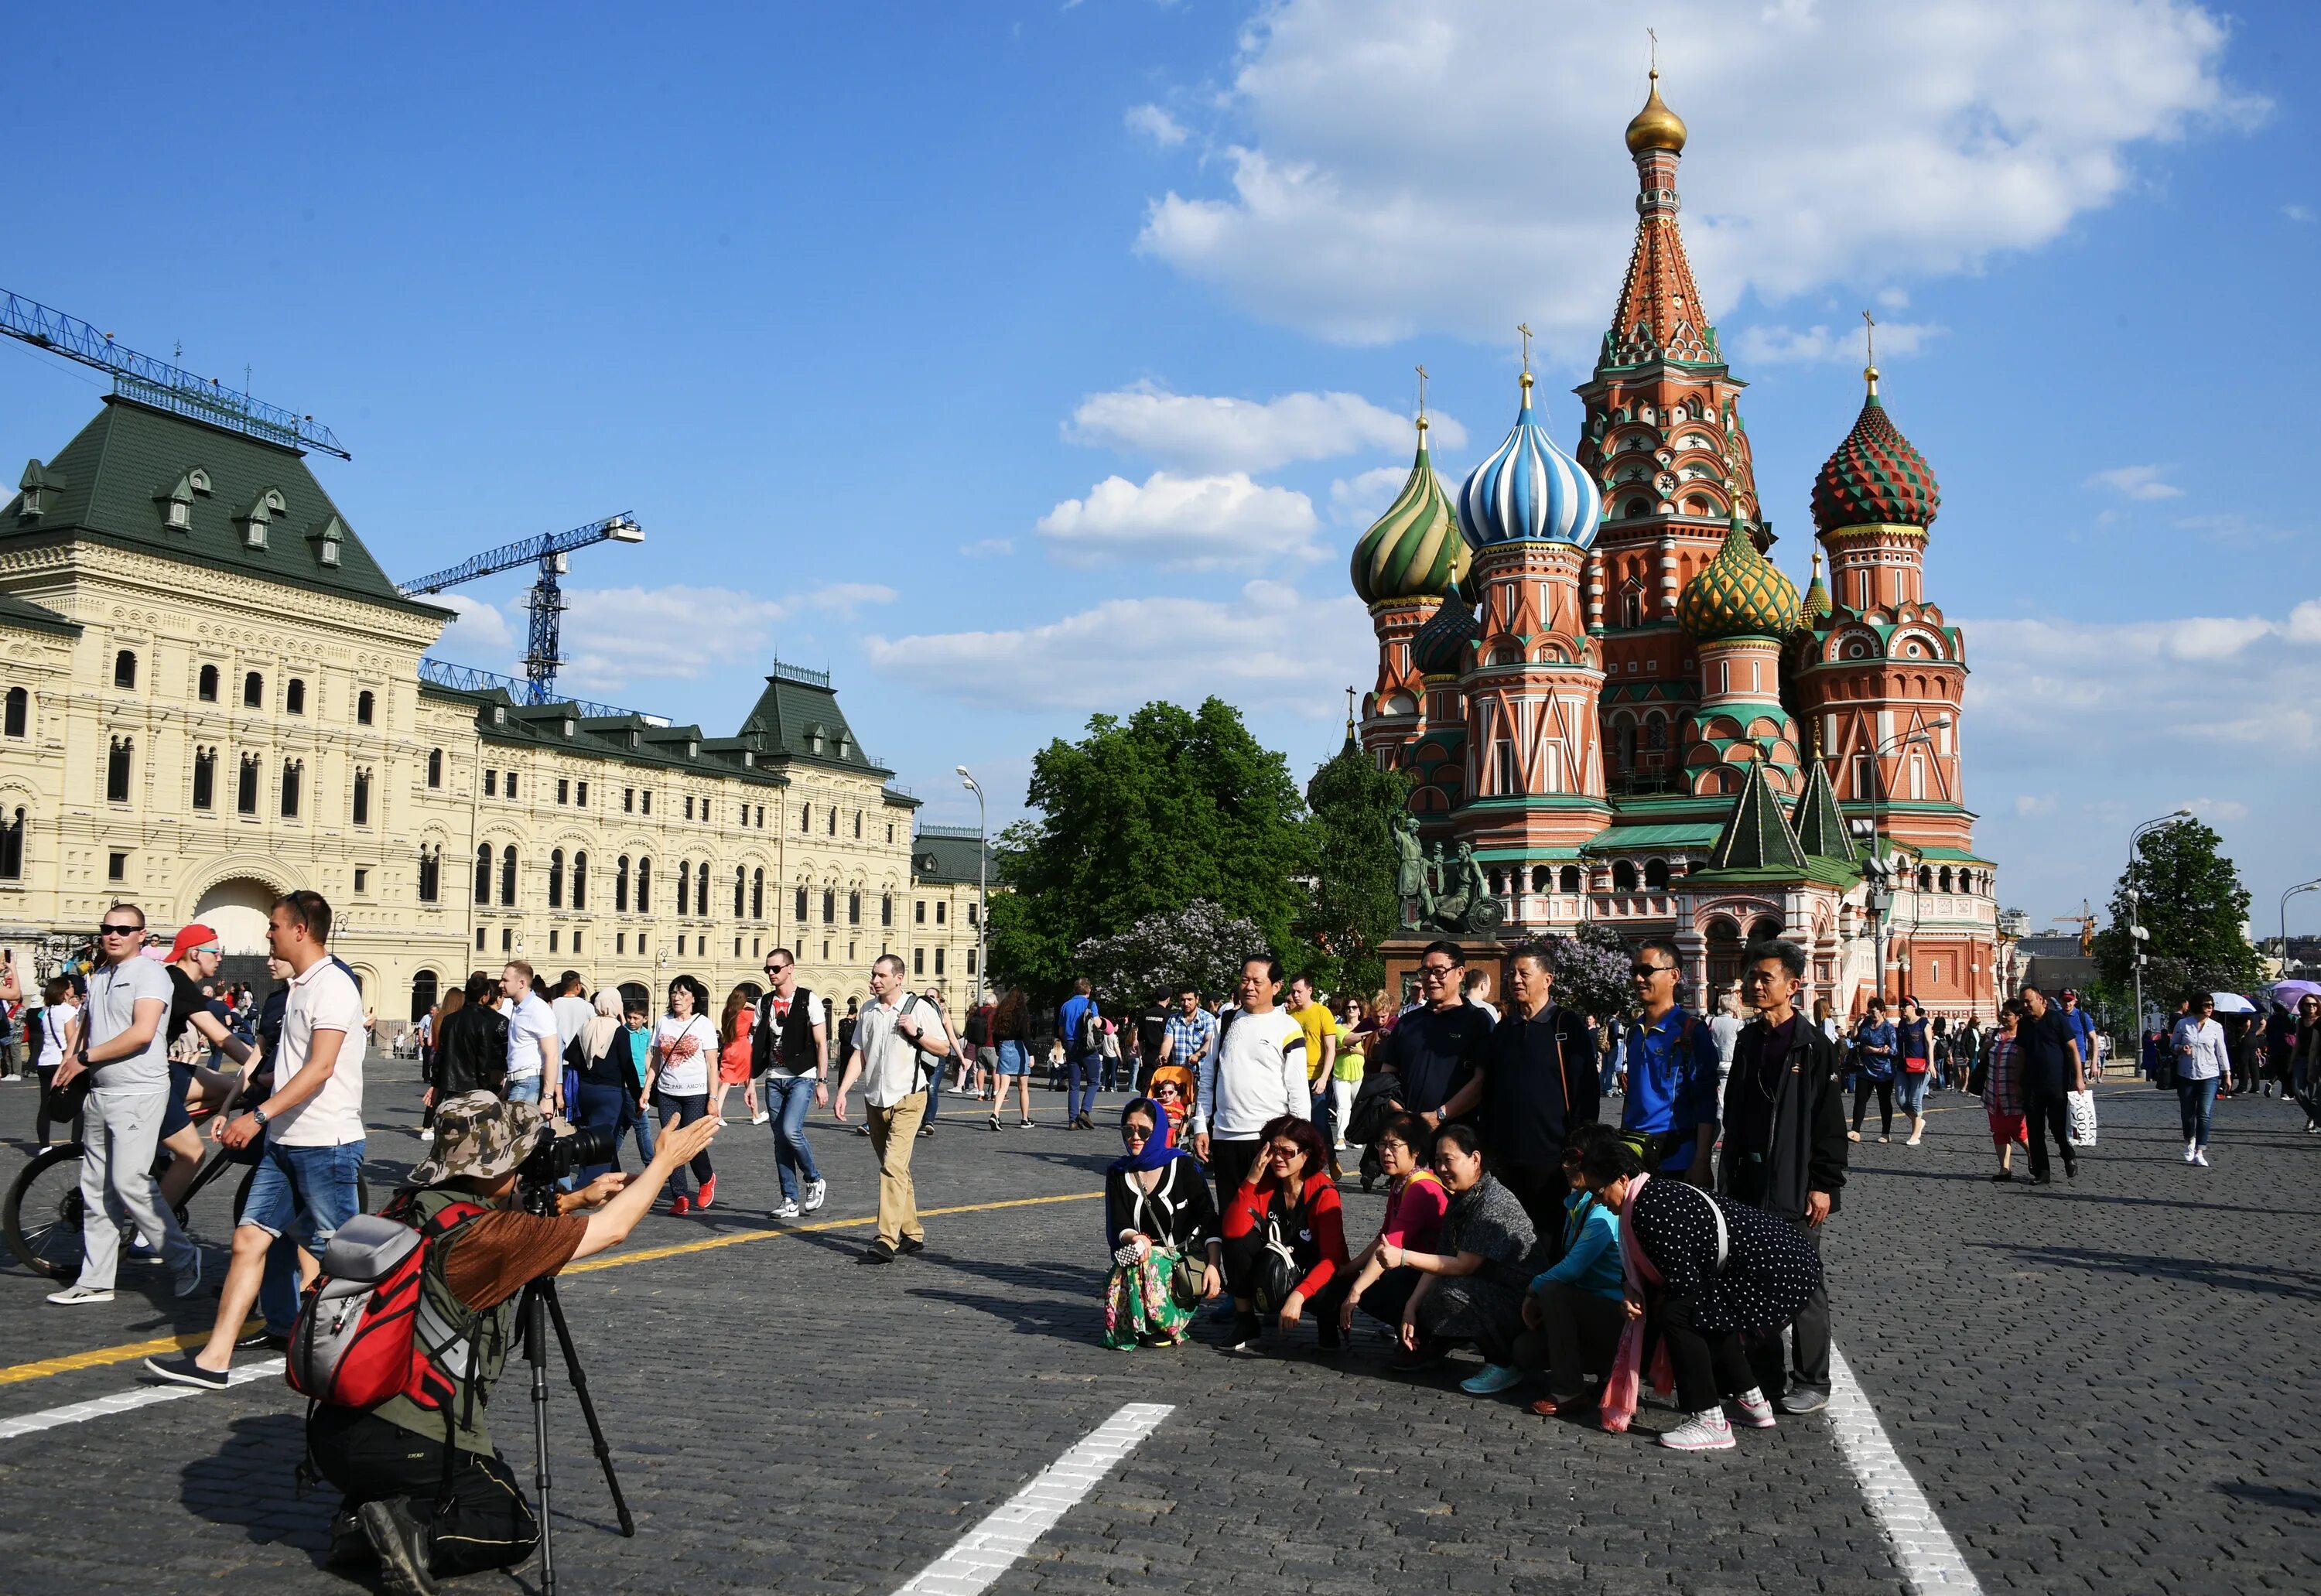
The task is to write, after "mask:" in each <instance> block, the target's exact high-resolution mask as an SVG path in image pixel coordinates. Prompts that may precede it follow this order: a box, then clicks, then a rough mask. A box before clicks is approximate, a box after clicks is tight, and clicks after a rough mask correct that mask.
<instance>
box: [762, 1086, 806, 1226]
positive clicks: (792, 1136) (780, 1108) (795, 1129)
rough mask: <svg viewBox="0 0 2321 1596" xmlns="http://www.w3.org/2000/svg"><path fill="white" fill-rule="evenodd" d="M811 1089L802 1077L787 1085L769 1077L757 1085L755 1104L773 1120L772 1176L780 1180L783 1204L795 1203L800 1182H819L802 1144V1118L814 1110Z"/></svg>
mask: <svg viewBox="0 0 2321 1596" xmlns="http://www.w3.org/2000/svg"><path fill="white" fill-rule="evenodd" d="M814 1085H815V1083H814V1082H813V1081H811V1080H809V1079H807V1078H806V1077H805V1076H803V1075H800V1076H795V1077H793V1078H791V1079H790V1080H787V1081H784V1080H782V1079H780V1078H779V1077H778V1076H773V1075H769V1076H767V1077H765V1078H764V1079H763V1080H761V1081H759V1082H758V1090H759V1093H760V1097H759V1100H760V1102H762V1103H764V1104H765V1105H766V1112H767V1113H768V1114H769V1115H770V1116H772V1118H773V1126H774V1172H775V1173H776V1174H778V1175H779V1176H780V1177H781V1181H782V1200H783V1201H784V1202H796V1200H797V1199H798V1181H800V1180H801V1179H805V1180H808V1181H819V1180H821V1179H822V1171H821V1170H820V1169H819V1168H817V1167H816V1166H815V1162H814V1149H813V1148H812V1147H809V1146H807V1145H806V1115H807V1114H808V1113H809V1112H811V1111H812V1110H813V1108H814Z"/></svg>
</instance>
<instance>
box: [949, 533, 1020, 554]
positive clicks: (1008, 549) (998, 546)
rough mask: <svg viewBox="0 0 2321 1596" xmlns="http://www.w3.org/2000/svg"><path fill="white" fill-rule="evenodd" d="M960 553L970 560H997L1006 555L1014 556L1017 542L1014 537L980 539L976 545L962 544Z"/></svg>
mask: <svg viewBox="0 0 2321 1596" xmlns="http://www.w3.org/2000/svg"><path fill="white" fill-rule="evenodd" d="M959 552H960V553H962V554H964V555H966V556H967V557H968V558H969V560H990V559H996V558H997V557H999V556H1001V555H1004V554H1013V553H1014V552H1015V539H1014V538H1012V537H987V538H978V539H977V540H976V541H975V542H974V543H961V544H960V546H959Z"/></svg>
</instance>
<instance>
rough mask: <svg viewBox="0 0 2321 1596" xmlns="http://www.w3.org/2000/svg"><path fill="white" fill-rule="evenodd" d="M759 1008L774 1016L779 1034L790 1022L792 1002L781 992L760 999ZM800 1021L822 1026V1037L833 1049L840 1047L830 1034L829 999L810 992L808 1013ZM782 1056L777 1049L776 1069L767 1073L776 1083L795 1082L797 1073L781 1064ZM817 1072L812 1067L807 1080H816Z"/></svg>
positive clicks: (807, 1071) (809, 1024)
mask: <svg viewBox="0 0 2321 1596" xmlns="http://www.w3.org/2000/svg"><path fill="white" fill-rule="evenodd" d="M769 1005H770V1007H769ZM758 1007H759V1008H760V1010H761V1011H763V1012H764V1013H766V1014H769V1015H770V1016H772V1018H773V1024H774V1026H775V1029H776V1032H777V1034H778V1032H779V1030H780V1027H781V1026H783V1025H785V1024H786V1023H787V1021H788V1017H789V1012H790V1000H789V999H787V998H785V997H783V996H782V995H781V994H780V993H779V992H768V993H767V994H766V995H765V996H764V997H763V998H761V999H759V1003H758ZM799 1019H800V1022H801V1023H802V1024H805V1025H806V1026H821V1027H822V1028H823V1029H822V1035H823V1038H824V1041H826V1042H827V1043H829V1044H830V1045H831V1046H833V1047H835V1046H837V1045H838V1038H836V1037H835V1036H833V1035H831V1034H830V1002H829V999H825V998H821V997H817V996H816V995H815V993H813V992H808V993H807V994H806V1013H805V1014H803V1015H802V1016H800V1017H799ZM781 1056H782V1055H781V1053H780V1051H779V1049H777V1050H776V1051H775V1053H774V1059H775V1061H776V1062H775V1064H774V1067H773V1068H772V1069H770V1070H769V1071H767V1072H766V1073H767V1074H768V1075H769V1076H770V1077H771V1078H772V1079H774V1080H776V1081H794V1080H796V1079H797V1076H796V1073H795V1072H792V1071H790V1070H787V1069H785V1068H784V1067H783V1066H782V1064H781V1062H780V1059H781ZM814 1078H815V1071H814V1070H813V1069H812V1068H811V1067H809V1068H808V1069H807V1070H806V1079H807V1080H809V1081H811V1080H813V1079H814Z"/></svg>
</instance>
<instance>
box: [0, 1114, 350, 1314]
mask: <svg viewBox="0 0 2321 1596" xmlns="http://www.w3.org/2000/svg"><path fill="white" fill-rule="evenodd" d="M213 1112H214V1110H213V1109H211V1108H207V1107H206V1106H205V1107H202V1108H196V1109H195V1110H193V1118H194V1122H195V1123H196V1124H197V1125H198V1124H200V1123H201V1122H202V1121H204V1120H205V1119H207V1118H208V1117H210V1116H211V1114H212V1113H213ZM263 1146H264V1144H263V1142H262V1141H256V1142H252V1143H251V1144H250V1146H249V1147H247V1148H245V1149H243V1150H242V1152H241V1153H239V1154H237V1153H234V1152H232V1151H230V1150H229V1149H227V1148H225V1147H222V1146H220V1145H218V1144H217V1143H215V1142H214V1141H212V1142H209V1143H208V1144H207V1145H206V1147H205V1150H204V1152H203V1154H202V1166H201V1168H200V1169H199V1170H198V1171H197V1172H196V1173H195V1175H194V1183H193V1184H192V1185H190V1186H188V1187H187V1188H186V1195H185V1196H184V1197H183V1198H181V1199H178V1201H177V1203H176V1205H175V1208H174V1211H175V1212H176V1214H177V1223H178V1225H179V1226H180V1227H183V1226H185V1224H186V1210H187V1207H188V1206H189V1205H190V1204H191V1203H192V1202H193V1200H194V1199H195V1198H196V1197H198V1196H199V1195H200V1194H201V1192H202V1190H203V1188H205V1187H206V1186H208V1185H210V1184H212V1183H213V1182H214V1181H218V1180H219V1179H221V1178H222V1177H223V1175H224V1174H225V1172H226V1171H227V1170H228V1169H231V1168H235V1167H239V1168H240V1169H241V1172H242V1176H241V1184H240V1185H238V1186H236V1187H235V1188H234V1192H233V1222H234V1223H235V1224H237V1225H239V1224H241V1211H242V1209H243V1208H245V1207H246V1206H248V1204H249V1201H250V1181H253V1180H255V1179H256V1178H257V1175H258V1158H257V1154H259V1151H260V1150H261V1149H262V1148H263ZM84 1151H85V1149H84V1147H83V1145H82V1144H81V1143H79V1142H62V1143H59V1144H58V1145H55V1146H51V1147H45V1148H42V1149H41V1151H40V1152H39V1153H36V1154H33V1155H32V1162H31V1163H28V1164H26V1165H25V1166H24V1168H23V1172H21V1173H19V1174H18V1175H17V1177H16V1179H15V1181H14V1182H13V1183H12V1184H11V1185H10V1186H9V1188H8V1195H7V1198H6V1199H5V1201H0V1234H5V1237H6V1240H7V1243H8V1250H9V1251H10V1252H11V1253H13V1254H15V1257H16V1261H17V1262H18V1263H22V1264H23V1266H24V1267H25V1268H27V1269H29V1270H32V1272H34V1273H36V1274H45V1275H47V1276H49V1277H50V1279H52V1280H70V1279H72V1278H73V1277H74V1276H75V1275H76V1274H77V1273H78V1272H79V1271H80V1264H81V1227H82V1222H83V1218H84V1210H83V1208H82V1204H81V1196H80V1162H81V1154H82V1153H83V1152H84ZM173 1162H175V1155H174V1154H171V1153H170V1152H169V1151H168V1149H167V1148H163V1149H162V1150H161V1151H160V1152H159V1154H157V1155H156V1156H155V1158H154V1160H153V1171H152V1173H153V1178H154V1179H155V1180H157V1181H158V1180H159V1179H160V1178H161V1173H162V1172H163V1171H165V1170H167V1169H168V1167H169V1165H170V1164H171V1163H173ZM355 1205H356V1207H357V1208H360V1209H362V1210H363V1211H364V1212H366V1213H367V1212H369V1209H370V1186H369V1182H368V1181H364V1180H363V1179H362V1177H361V1176H360V1175H358V1176H356V1177H355Z"/></svg>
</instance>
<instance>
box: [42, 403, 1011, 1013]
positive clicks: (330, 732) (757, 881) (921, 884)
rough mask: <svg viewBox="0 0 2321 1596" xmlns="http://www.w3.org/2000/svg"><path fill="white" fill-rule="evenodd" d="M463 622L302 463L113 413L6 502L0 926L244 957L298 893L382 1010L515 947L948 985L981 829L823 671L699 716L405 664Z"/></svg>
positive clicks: (544, 959)
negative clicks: (922, 806)
mask: <svg viewBox="0 0 2321 1596" xmlns="http://www.w3.org/2000/svg"><path fill="white" fill-rule="evenodd" d="M450 619H451V611H449V610H448V609H445V608H442V607H441V606H437V605H433V604H430V603H426V602H423V601H421V600H417V599H414V598H410V597H405V596H404V594H403V593H402V592H401V591H400V590H399V589H398V588H396V586H395V584H394V583H393V582H392V581H390V580H389V579H387V575H386V573H385V572H384V570H381V569H380V567H379V565H378V562H377V561H375V560H374V559H373V558H372V556H371V553H370V552H369V549H368V548H367V547H366V546H365V544H364V543H363V542H362V540H361V539H360V538H358V537H357V536H356V535H355V533H354V531H353V529H352V527H351V526H350V525H349V524H348V523H347V522H346V520H345V519H344V518H343V516H342V515H341V512H340V511H339V509H338V507H337V506H335V505H334V504H332V501H331V498H330V496H329V495H328V494H327V493H326V492H325V491H324V490H323V487H322V485H321V483H320V482H318V481H317V480H316V479H314V475H313V473H312V472H311V471H310V470H308V469H307V464H306V461H305V456H304V455H303V454H301V453H300V452H299V451H296V450H295V449H291V448H287V447H282V446H279V445H277V444H275V443H272V442H267V441H264V440H261V439H259V438H255V437H250V436H248V435H245V434H243V433H240V432H237V431H232V430H228V429H226V428H223V427H219V426H213V425H210V424H206V423H204V422H202V421H198V420H195V419H190V418H188V417H186V416H183V415H175V414H172V413H170V412H168V411H165V410H161V409H158V408H154V407H150V406H146V405H144V404H141V403H140V402H138V401H136V400H134V399H131V398H128V397H121V396H114V397H109V398H107V399H106V400H105V406H104V408H103V410H102V411H101V412H100V413H99V414H98V415H96V417H95V418H94V419H93V420H91V421H90V422H89V424H87V425H86V427H84V428H83V429H82V430H81V432H80V433H79V434H78V435H77V436H76V437H75V438H74V439H72V441H71V442H68V443H67V444H66V445H65V447H64V448H63V450H62V451H59V453H58V454H57V455H56V456H55V457H54V458H53V459H51V460H50V461H47V462H45V463H43V462H42V461H38V460H35V461H32V462H31V463H30V464H29V465H27V466H26V468H25V470H24V474H23V479H22V481H21V484H20V488H19V491H18V493H17V496H16V497H15V498H14V500H12V501H11V502H9V503H8V504H7V505H5V506H0V945H11V946H13V947H14V949H15V950H16V956H17V958H18V960H19V961H20V962H32V963H33V964H34V965H36V966H40V965H45V964H47V963H50V962H53V961H54V960H55V959H56V958H58V957H59V956H60V955H61V954H62V953H66V952H67V951H68V950H69V949H71V948H73V947H77V945H78V944H80V943H81V942H83V941H85V940H86V938H87V937H88V935H90V933H92V932H93V931H94V929H95V927H96V924H97V919H98V917H99V916H100V914H101V913H102V912H103V910H104V908H105V906H106V905H107V904H108V903H111V902H113V901H114V900H115V899H117V898H126V899H130V900H133V901H135V902H137V903H138V904H140V905H141V906H142V907H144V909H145V911H146V915H147V917H148V920H149V922H150V924H151V925H152V926H154V927H156V928H157V929H162V930H168V929H170V928H173V927H175V926H178V925H182V924H185V923H187V922H188V921H192V920H202V921H205V922H206V923H208V924H210V925H212V926H215V927H216V928H217V929H218V930H219V931H220V932H221V934H222V935H223V937H224V939H225V941H226V943H227V945H228V951H229V952H230V953H236V954H259V953H263V952H264V940H263V936H262V929H263V926H264V920H265V914H266V910H267V907H268V906H269V904H270V903H271V902H272V900H273V898H275V897H276V896H277V895H278V894H279V893H281V892H284V891H287V890H289V889H296V888H313V889H316V890H318V891H320V892H322V893H323V896H324V897H326V898H329V899H330V900H331V903H332V907H333V909H334V910H335V911H336V913H337V917H338V930H337V932H336V933H335V935H334V936H333V938H332V942H333V945H334V948H335V951H336V952H337V953H339V955H340V956H341V958H343V959H345V960H346V961H347V962H348V963H349V964H350V965H351V966H352V967H353V968H354V969H355V971H356V972H357V973H358V975H360V978H361V979H362V982H363V987H364V990H365V993H366V996H367V997H369V999H370V1001H371V1003H372V1005H373V1007H374V1008H375V1009H376V1010H377V1012H378V1017H379V1018H380V1021H381V1022H382V1025H383V1026H387V1027H388V1028H392V1027H393V1026H394V1025H396V1023H398V1022H401V1021H403V1020H405V1019H406V1018H407V1017H409V1016H411V1015H412V1014H414V1012H416V1011H418V1010H419V1009H421V1008H424V1007H425V1004H426V1003H427V1002H428V1001H429V1000H432V997H433V995H434V994H435V993H436V992H437V991H439V990H442V989H444V988H446V987H448V986H451V985H453V984H456V983H457V982H459V981H460V980H462V979H464V977H465V976H466V974H467V972H468V971H469V970H470V969H478V968H481V969H490V970H494V971H496V970H497V968H498V967H499V965H500V964H501V963H502V962H504V961H505V960H507V959H509V958H512V957H519V956H520V957H522V958H524V959H526V960H528V961H529V962H531V963H532V965H533V966H534V967H535V968H537V969H539V970H541V971H543V972H545V973H548V974H550V975H551V978H552V977H553V975H554V973H555V972H557V971H561V970H564V969H568V968H569V969H577V970H578V971H581V972H582V973H583V974H584V975H585V976H587V980H588V982H589V985H590V987H591V988H592V989H593V988H596V987H599V986H603V985H606V984H611V983H614V982H634V983H639V984H642V985H646V986H649V987H651V989H652V990H653V992H654V993H655V995H656V996H657V997H658V996H659V995H660V994H661V993H662V992H663V991H665V990H666V988H667V984H668V982H669V980H670V979H671V978H672V977H674V976H677V975H679V974H691V975H696V976H698V977H699V978H700V979H701V980H703V981H704V982H705V984H706V985H707V986H708V987H709V989H710V990H711V991H712V993H713V994H714V995H715V996H716V997H717V998H718V999H723V997H724V993H725V991H726V990H728V989H729V988H731V987H732V986H733V985H736V984H742V983H754V982H755V981H758V980H761V979H762V977H761V974H760V960H761V959H762V957H763V955H764V953H765V952H766V950H767V949H769V948H770V947H773V946H775V945H776V944H787V945H789V946H791V947H793V948H795V949H796V952H797V953H798V956H799V964H800V973H801V975H802V976H803V977H804V979H805V980H806V984H807V985H809V986H810V987H812V988H814V989H815V990H817V991H821V992H824V993H827V994H831V995H833V996H835V997H838V998H840V999H844V998H846V997H848V996H867V994H868V990H869V988H868V980H867V976H868V970H869V962H870V961H871V960H872V959H874V958H875V957H877V956H878V954H879V953H885V952H889V951H891V952H895V953H899V954H901V955H902V956H903V958H904V959H905V961H906V963H907V964H909V965H910V966H911V968H912V970H913V974H914V984H915V985H921V986H924V985H938V986H940V987H941V988H942V990H943V992H944V995H945V997H946V998H947V999H952V1000H954V1001H956V1000H957V999H960V998H962V997H965V996H966V995H967V994H968V993H969V991H970V990H971V983H972V982H973V981H974V980H975V972H976V970H977V968H978V958H977V954H976V926H977V922H978V921H979V920H980V918H981V915H980V913H979V910H978V901H977V886H976V870H975V865H976V859H975V851H976V846H977V844H976V840H975V837H974V834H972V833H964V834H962V833H958V832H955V831H950V830H944V829H941V828H929V829H928V830H927V832H926V833H925V834H924V835H920V834H918V832H917V830H916V829H915V825H914V820H915V812H916V809H917V803H916V800H915V798H912V797H911V796H910V795H909V794H908V793H907V792H906V791H904V790H902V789H898V788H897V787H896V786H895V784H894V782H893V780H892V772H891V771H888V770H887V768H886V767H884V766H882V765H881V764H879V763H878V761H877V760H876V759H874V758H873V757H872V756H871V755H870V754H869V753H867V752H864V750H863V748H862V745H861V743H860V741H859V740H858V739H857V737H856V735H855V734H854V731H853V728H852V727H851V725H849V724H848V723H847V720H846V716H845V715H844V713H843V711H842V710H841V709H840V707H839V704H838V699H837V696H836V694H835V692H834V691H833V689H832V686H831V683H830V679H829V678H828V677H827V676H826V675H824V674H823V673H821V672H818V671H810V670H799V669H796V668H795V667H792V666H787V665H779V664H778V665H776V666H775V668H774V671H773V674H772V675H770V676H769V678H768V679H767V681H766V688H765V691H764V692H763V694H762V695H760V698H759V699H758V702H757V705H756V706H755V707H754V708H753V709H752V710H751V713H750V715H749V716H748V718H747V719H745V720H744V721H743V723H742V725H741V727H740V728H739V729H738V730H737V731H736V732H735V733H734V734H733V735H731V736H712V735H709V734H705V733H704V732H703V730H702V729H701V728H700V727H699V726H691V725H668V724H665V723H663V722H661V721H660V720H658V719H656V718H653V717H650V716H642V715H638V714H634V713H632V712H627V711H621V710H614V709H611V708H609V707H605V706H599V705H590V704H584V703H578V702H569V703H555V704H547V705H533V704H531V703H529V702H527V701H526V698H525V696H524V693H523V686H524V684H523V683H521V682H516V681H512V680H508V679H502V678H496V677H490V676H487V675H486V674H485V673H482V672H478V671H469V670H459V669H457V668H453V667H448V666H444V665H441V664H439V663H437V662H436V661H431V660H427V659H426V658H425V657H424V656H425V654H426V651H427V650H428V649H429V648H430V647H431V646H432V644H433V643H434V642H435V640H436V638H437V636H438V635H439V634H441V631H442V629H443V627H444V625H446V623H447V622H448V621H449V620H450ZM962 850H963V853H964V858H963V859H962V858H961V857H960V854H961V853H962ZM922 866H924V869H921V868H920V867H922Z"/></svg>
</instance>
